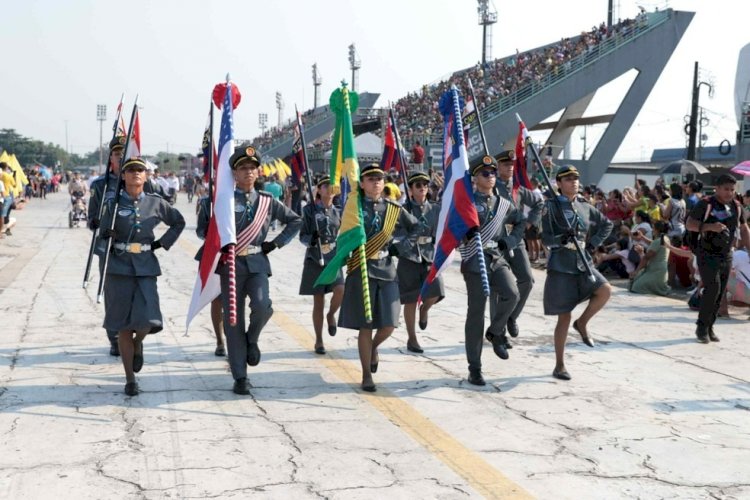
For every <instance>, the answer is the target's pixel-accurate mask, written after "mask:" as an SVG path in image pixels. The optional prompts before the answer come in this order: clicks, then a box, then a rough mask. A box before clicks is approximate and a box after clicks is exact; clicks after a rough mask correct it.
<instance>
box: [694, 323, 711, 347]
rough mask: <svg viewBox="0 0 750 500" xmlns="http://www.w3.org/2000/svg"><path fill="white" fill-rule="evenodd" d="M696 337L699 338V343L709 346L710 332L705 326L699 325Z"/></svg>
mask: <svg viewBox="0 0 750 500" xmlns="http://www.w3.org/2000/svg"><path fill="white" fill-rule="evenodd" d="M695 336H696V337H698V343H700V344H708V342H709V340H708V330H707V329H706V328H705V327H704V326H701V325H698V327H697V328H696V329H695Z"/></svg>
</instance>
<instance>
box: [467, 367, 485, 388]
mask: <svg viewBox="0 0 750 500" xmlns="http://www.w3.org/2000/svg"><path fill="white" fill-rule="evenodd" d="M469 383H470V384H472V385H487V382H485V381H484V377H482V370H480V369H479V368H469Z"/></svg>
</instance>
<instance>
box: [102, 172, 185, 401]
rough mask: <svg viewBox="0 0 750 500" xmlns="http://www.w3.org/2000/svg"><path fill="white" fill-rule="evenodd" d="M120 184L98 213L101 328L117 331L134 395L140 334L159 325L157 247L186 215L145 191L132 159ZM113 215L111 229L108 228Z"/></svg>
mask: <svg viewBox="0 0 750 500" xmlns="http://www.w3.org/2000/svg"><path fill="white" fill-rule="evenodd" d="M122 169H123V178H124V184H125V186H124V188H123V190H122V191H121V193H120V200H119V204H118V206H117V213H113V212H114V209H115V198H110V199H108V200H106V205H105V209H104V214H103V217H102V228H103V229H102V238H103V239H104V240H106V239H107V238H112V245H111V246H112V253H111V255H110V257H109V264H108V267H107V276H106V281H105V286H104V298H105V301H104V304H105V316H104V328H106V329H107V330H108V331H110V330H111V331H115V332H117V333H118V343H119V347H120V353H121V354H122V365H123V367H124V369H125V379H126V384H125V394H127V395H128V396H135V395H137V394H138V383H137V382H136V381H135V374H136V373H138V372H140V371H141V368H142V367H143V339H144V338H145V337H146V335H148V334H150V333H157V332H160V331H161V330H162V329H163V320H162V315H161V310H160V308H159V293H158V291H157V288H156V277H157V276H160V275H161V268H160V267H159V260H158V259H157V258H156V254H155V253H154V252H155V251H156V250H158V249H159V248H164V249H165V250H169V248H170V247H171V246H172V245H173V244H174V243H175V241H177V238H178V237H179V235H180V233H181V232H182V230H183V229H184V228H185V219H183V217H182V215H181V214H180V212H178V211H177V210H176V209H175V208H172V207H171V206H170V205H169V204H168V203H167V202H166V201H164V200H163V199H162V198H160V197H158V196H156V195H152V194H146V193H145V192H144V191H143V184H144V183H145V181H146V164H145V162H144V161H143V160H141V159H140V158H130V159H129V160H127V161H126V162H125V164H124V165H123V166H122ZM112 217H114V218H115V222H114V229H113V230H110V229H109V228H110V227H111V221H112ZM162 222H163V223H165V224H166V225H167V226H169V229H168V230H167V231H166V232H165V233H164V235H163V236H162V237H161V238H159V239H158V240H157V239H156V237H155V236H154V228H155V227H156V226H158V225H159V224H160V223H162Z"/></svg>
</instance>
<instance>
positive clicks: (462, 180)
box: [420, 86, 479, 301]
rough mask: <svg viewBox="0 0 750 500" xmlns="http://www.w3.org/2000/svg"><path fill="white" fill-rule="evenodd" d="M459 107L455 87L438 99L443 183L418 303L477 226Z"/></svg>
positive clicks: (459, 102)
mask: <svg viewBox="0 0 750 500" xmlns="http://www.w3.org/2000/svg"><path fill="white" fill-rule="evenodd" d="M462 105H463V103H462V102H461V98H460V96H459V95H458V89H456V87H455V86H452V87H451V89H450V90H448V91H446V92H445V94H443V96H442V97H441V98H440V105H439V109H440V113H441V114H442V115H443V120H444V122H445V125H444V134H443V176H444V179H445V182H444V184H443V196H442V204H441V207H440V218H439V220H438V228H437V235H436V237H435V241H436V244H435V258H434V260H433V262H432V266H431V267H430V271H429V273H428V274H427V278H426V279H425V282H424V284H423V285H422V291H421V293H420V301H421V296H422V295H425V294H426V293H427V290H428V288H429V286H430V285H431V284H432V282H433V281H434V280H435V278H437V277H438V276H440V274H441V273H442V272H443V271H444V270H445V269H447V268H448V267H449V266H450V264H451V262H452V261H453V251H454V250H455V249H456V248H457V247H458V246H459V244H460V243H461V240H462V239H463V238H464V237H465V236H466V233H467V232H468V231H469V229H471V228H473V227H478V226H479V217H478V216H477V209H476V207H475V206H474V191H473V190H472V188H471V174H470V173H469V157H468V154H467V152H466V140H465V138H464V130H463V123H462V121H461V108H462V107H463V106H462Z"/></svg>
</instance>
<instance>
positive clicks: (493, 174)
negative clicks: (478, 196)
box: [479, 170, 497, 177]
mask: <svg viewBox="0 0 750 500" xmlns="http://www.w3.org/2000/svg"><path fill="white" fill-rule="evenodd" d="M479 173H480V174H482V177H497V172H495V171H494V170H482V171H481V172H479Z"/></svg>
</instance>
